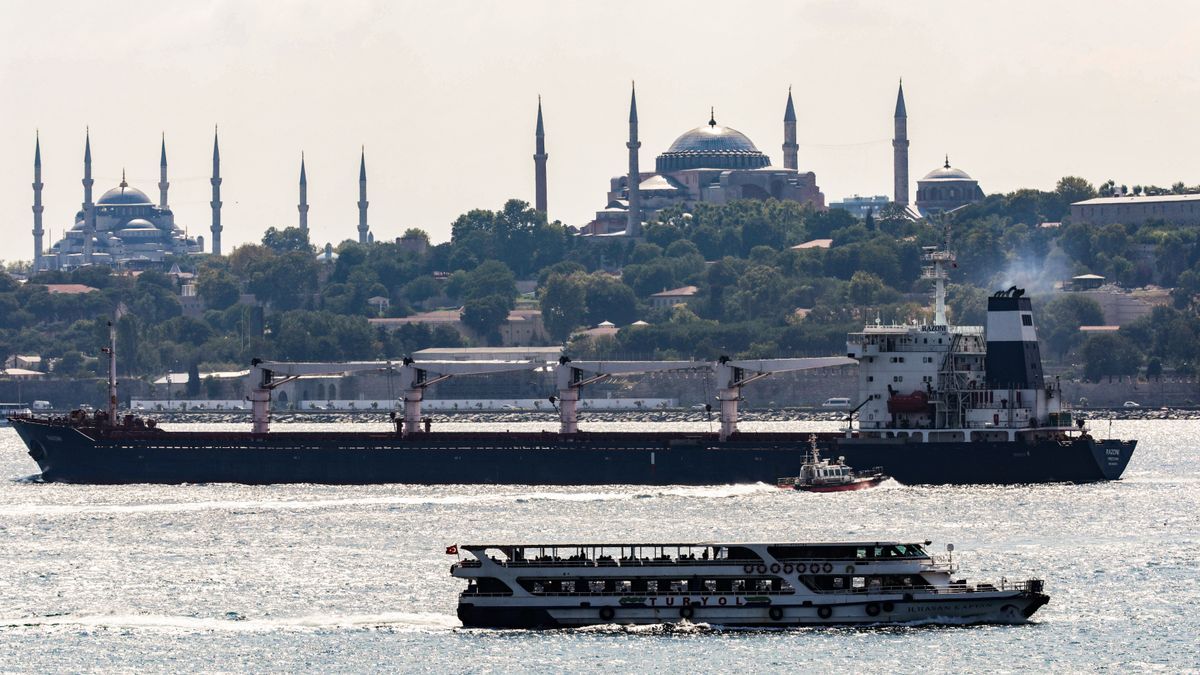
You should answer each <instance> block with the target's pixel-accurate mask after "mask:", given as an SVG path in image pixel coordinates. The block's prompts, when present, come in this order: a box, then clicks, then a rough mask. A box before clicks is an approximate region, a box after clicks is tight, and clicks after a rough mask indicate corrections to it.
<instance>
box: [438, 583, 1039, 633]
mask: <svg viewBox="0 0 1200 675" xmlns="http://www.w3.org/2000/svg"><path fill="white" fill-rule="evenodd" d="M653 600H654V601H655V602H654V606H649V604H650V603H649V599H647V600H646V601H645V602H643V603H642V604H639V605H637V606H630V605H627V604H620V603H619V602H617V601H616V600H615V599H614V598H597V599H594V601H585V602H580V601H578V600H575V601H573V602H563V603H560V604H547V603H546V602H545V601H544V600H543V599H541V598H531V599H517V598H470V599H467V598H463V599H462V600H461V601H460V602H459V605H458V618H459V620H460V621H462V623H463V626H464V627H466V628H525V629H531V628H532V629H539V628H579V627H583V626H595V625H608V624H616V625H651V624H664V623H678V622H681V621H684V620H686V621H690V622H692V623H705V624H709V625H712V626H721V627H729V628H735V627H736V628H798V627H806V626H853V625H860V626H869V625H887V624H900V625H912V624H932V625H939V624H950V625H970V624H1020V623H1026V622H1027V621H1028V620H1029V618H1030V617H1031V616H1033V614H1034V613H1035V612H1037V610H1038V609H1040V608H1041V607H1042V606H1043V605H1045V604H1046V603H1047V602H1049V597H1048V596H1046V595H1045V594H1042V593H1028V592H994V593H972V594H961V595H955V596H950V597H946V596H938V597H931V598H920V597H918V598H914V599H912V600H904V599H901V598H898V597H884V596H881V597H879V598H872V599H865V598H864V599H853V600H846V599H844V598H842V597H839V598H838V599H833V600H829V601H827V602H821V601H820V600H819V599H818V600H817V601H816V602H814V601H812V600H809V601H808V602H807V603H800V602H797V603H765V604H758V605H752V606H745V605H743V604H742V603H741V599H740V598H737V597H730V598H725V597H720V598H699V599H694V600H696V601H695V602H691V603H689V604H683V603H684V602H687V601H688V600H689V598H668V597H659V598H653ZM699 600H704V602H703V603H701V602H699ZM718 600H720V604H718V602H717V601H718ZM668 601H670V602H669V604H668ZM710 601H711V602H710Z"/></svg>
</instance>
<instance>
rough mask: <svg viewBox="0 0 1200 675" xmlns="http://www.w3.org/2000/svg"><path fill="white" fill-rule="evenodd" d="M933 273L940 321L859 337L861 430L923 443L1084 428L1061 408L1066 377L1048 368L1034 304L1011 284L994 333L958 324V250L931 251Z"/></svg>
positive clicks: (990, 320) (996, 313) (849, 350)
mask: <svg viewBox="0 0 1200 675" xmlns="http://www.w3.org/2000/svg"><path fill="white" fill-rule="evenodd" d="M925 259H926V261H928V262H929V263H930V265H929V267H927V268H926V273H925V277H926V278H928V279H932V280H934V281H935V283H936V290H935V296H936V297H935V307H936V308H937V309H936V310H935V314H934V319H933V322H932V323H917V322H915V321H914V322H911V323H908V324H892V325H885V324H883V323H882V322H879V321H877V322H876V323H875V324H874V325H868V326H866V327H865V328H864V329H863V330H862V332H859V333H851V334H850V335H849V337H848V338H847V342H846V355H847V356H849V357H850V358H853V359H855V360H857V361H858V364H859V369H858V391H859V402H860V403H859V408H858V411H857V422H858V434H857V435H858V436H859V437H861V438H905V439H908V440H911V441H916V442H949V443H963V442H982V441H987V442H1015V441H1017V440H1018V439H1020V440H1025V441H1037V440H1043V439H1053V438H1061V437H1063V436H1067V435H1079V434H1082V433H1083V429H1082V426H1080V427H1079V428H1076V426H1074V425H1073V423H1072V417H1071V413H1070V412H1069V411H1066V410H1064V409H1063V407H1062V396H1061V391H1060V389H1059V387H1058V385H1057V383H1049V384H1047V382H1046V380H1045V377H1044V375H1043V373H1042V359H1041V353H1040V351H1039V349H1038V338H1037V329H1036V327H1035V326H1034V321H1033V307H1032V304H1031V303H1030V300H1029V298H1028V297H1026V296H1025V294H1024V291H1022V290H1021V289H1019V288H1016V287H1012V288H1009V289H1008V290H1004V291H999V292H997V293H995V294H994V295H992V296H991V297H990V298H988V307H987V310H988V311H987V330H986V332H985V331H984V329H983V327H981V326H952V325H950V324H949V323H948V322H947V321H946V316H945V309H944V308H945V288H944V285H943V281H944V279H945V273H946V272H945V267H944V266H945V265H946V264H947V263H952V262H953V260H954V258H953V255H952V254H949V253H947V252H944V251H939V250H937V249H935V248H932V247H930V248H927V249H926V253H925Z"/></svg>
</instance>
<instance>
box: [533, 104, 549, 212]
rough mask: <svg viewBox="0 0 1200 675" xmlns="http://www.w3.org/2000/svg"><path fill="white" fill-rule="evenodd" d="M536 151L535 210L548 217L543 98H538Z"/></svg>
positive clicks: (534, 171)
mask: <svg viewBox="0 0 1200 675" xmlns="http://www.w3.org/2000/svg"><path fill="white" fill-rule="evenodd" d="M533 136H534V139H535V141H536V151H535V152H534V155H533V186H534V208H536V209H537V210H538V211H541V212H542V215H546V160H547V159H548V158H549V157H550V155H547V154H546V130H545V128H543V127H542V97H541V96H538V114H537V130H536V131H534V133H533Z"/></svg>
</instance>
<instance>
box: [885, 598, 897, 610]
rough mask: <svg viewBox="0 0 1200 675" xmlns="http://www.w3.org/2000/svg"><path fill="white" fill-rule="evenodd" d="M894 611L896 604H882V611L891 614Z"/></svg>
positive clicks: (888, 602)
mask: <svg viewBox="0 0 1200 675" xmlns="http://www.w3.org/2000/svg"><path fill="white" fill-rule="evenodd" d="M894 609H896V603H894V602H892V601H891V600H888V601H887V602H885V603H883V611H885V612H891V611H892V610H894Z"/></svg>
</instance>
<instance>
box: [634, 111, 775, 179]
mask: <svg viewBox="0 0 1200 675" xmlns="http://www.w3.org/2000/svg"><path fill="white" fill-rule="evenodd" d="M656 165H657V166H656V168H657V170H658V171H659V173H662V172H668V171H681V170H684V169H761V168H763V167H766V166H770V165H771V160H770V158H768V157H767V156H766V155H764V154H763V153H762V152H760V151H759V149H758V148H756V147H754V143H753V142H752V141H751V140H750V139H749V138H747V137H746V135H745V134H743V133H742V132H740V131H738V130H737V129H733V128H731V127H723V126H721V125H719V124H717V121H716V119H715V118H710V119H709V120H708V124H705V125H704V126H700V127H696V128H695V129H692V130H690V131H686V132H684V133H683V134H682V135H681V136H679V138H676V139H675V142H674V143H672V144H671V147H670V148H668V149H667V151H666V152H664V153H663V154H661V155H659V156H658V161H657V162H656Z"/></svg>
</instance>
